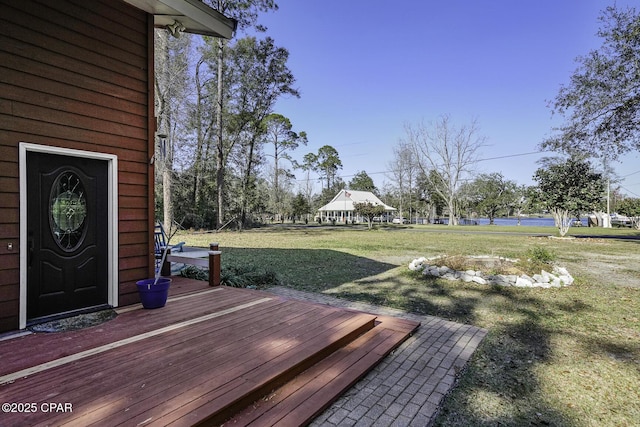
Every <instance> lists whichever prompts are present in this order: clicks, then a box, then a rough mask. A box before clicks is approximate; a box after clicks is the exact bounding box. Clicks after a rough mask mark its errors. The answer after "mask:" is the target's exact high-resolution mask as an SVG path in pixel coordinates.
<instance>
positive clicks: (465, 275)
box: [409, 256, 574, 288]
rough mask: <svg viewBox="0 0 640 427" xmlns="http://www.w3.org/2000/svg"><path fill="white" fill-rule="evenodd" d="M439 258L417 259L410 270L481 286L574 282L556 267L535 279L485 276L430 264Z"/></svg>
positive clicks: (508, 275) (496, 275)
mask: <svg viewBox="0 0 640 427" xmlns="http://www.w3.org/2000/svg"><path fill="white" fill-rule="evenodd" d="M439 258H440V257H434V258H425V257H420V258H416V259H414V260H413V261H411V262H410V263H409V269H410V270H412V271H422V274H423V275H425V276H433V277H441V278H443V279H447V280H451V281H454V280H462V281H464V282H475V283H478V284H481V285H499V286H517V287H520V288H531V287H540V288H552V287H555V288H558V287H561V286H568V285H571V284H572V283H573V281H574V279H573V277H572V276H571V274H569V272H568V271H567V269H566V268H564V267H558V266H554V267H553V272H552V273H549V272H548V271H545V270H542V271H541V272H540V274H534V275H533V277H530V276H528V275H526V274H523V275H521V276H516V275H515V274H486V275H485V274H484V273H482V272H481V271H476V270H465V271H456V270H452V269H451V268H449V267H447V266H438V265H435V264H430V263H433V262H434V261H435V260H437V259H439ZM469 258H475V259H490V260H499V261H508V262H517V260H513V259H509V258H502V257H489V256H475V257H469Z"/></svg>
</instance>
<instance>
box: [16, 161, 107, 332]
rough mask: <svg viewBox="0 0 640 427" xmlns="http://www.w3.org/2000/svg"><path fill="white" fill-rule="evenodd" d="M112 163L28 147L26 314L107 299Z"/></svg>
mask: <svg viewBox="0 0 640 427" xmlns="http://www.w3.org/2000/svg"><path fill="white" fill-rule="evenodd" d="M107 179H108V164H107V162H106V161H104V160H96V159H86V158H81V157H70V156H61V155H55V154H44V153H36V152H27V239H28V241H27V245H28V253H27V318H28V319H30V320H32V319H35V318H39V317H43V316H48V315H53V314H60V313H65V312H69V311H74V310H79V309H83V308H88V307H93V306H98V305H103V304H106V303H107V295H108V289H107V286H108V283H107V282H108V279H107V275H108V266H107V251H108V249H109V247H108V240H107V237H108V181H107Z"/></svg>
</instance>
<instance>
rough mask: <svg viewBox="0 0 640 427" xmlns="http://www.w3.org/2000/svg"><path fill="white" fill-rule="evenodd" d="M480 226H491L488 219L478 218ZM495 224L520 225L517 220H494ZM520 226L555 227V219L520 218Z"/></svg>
mask: <svg viewBox="0 0 640 427" xmlns="http://www.w3.org/2000/svg"><path fill="white" fill-rule="evenodd" d="M477 221H478V225H489V219H488V218H478V219H477ZM493 223H494V224H495V225H518V219H517V218H494V219H493ZM520 225H529V226H532V227H545V226H549V227H555V224H554V222H553V218H537V217H522V218H520Z"/></svg>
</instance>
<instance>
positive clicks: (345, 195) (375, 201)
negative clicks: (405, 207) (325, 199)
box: [318, 190, 397, 212]
mask: <svg viewBox="0 0 640 427" xmlns="http://www.w3.org/2000/svg"><path fill="white" fill-rule="evenodd" d="M363 202H366V203H371V204H372V205H375V206H384V210H385V211H395V210H397V209H396V208H393V207H391V206H389V205H386V204H384V203H383V202H382V200H380V199H379V198H378V197H377V196H376V195H375V194H373V193H372V192H371V191H357V190H340V192H339V193H338V194H337V195H336V196H335V197H334V198H333V200H331V201H330V202H329V203H327V204H326V205H324V206H323V207H321V208H320V209H318V210H319V211H323V212H327V211H353V210H355V209H354V208H353V204H354V203H363Z"/></svg>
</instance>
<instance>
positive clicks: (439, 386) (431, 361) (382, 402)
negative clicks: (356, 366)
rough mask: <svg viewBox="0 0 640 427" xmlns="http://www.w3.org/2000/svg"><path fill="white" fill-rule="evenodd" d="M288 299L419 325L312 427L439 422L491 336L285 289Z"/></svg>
mask: <svg viewBox="0 0 640 427" xmlns="http://www.w3.org/2000/svg"><path fill="white" fill-rule="evenodd" d="M269 292H272V293H275V294H277V295H281V296H284V297H287V298H292V299H300V300H306V301H312V302H317V303H321V304H328V305H331V306H335V307H347V308H351V309H354V310H361V311H364V312H367V313H373V314H380V315H386V316H395V317H401V318H405V319H411V320H417V321H419V322H421V323H422V325H421V326H420V328H419V329H418V330H417V331H416V333H415V334H414V335H413V336H412V337H411V338H409V339H408V340H407V341H405V342H404V343H403V344H402V345H401V346H400V347H399V348H398V349H396V350H395V351H394V352H393V353H392V354H391V355H389V356H388V357H387V358H386V359H385V360H383V361H382V363H380V364H379V365H378V366H377V367H375V368H374V369H373V370H372V371H371V372H369V374H368V375H367V376H366V377H364V378H363V379H362V380H360V381H359V382H358V383H357V384H355V385H354V386H353V387H352V388H351V389H350V390H348V391H347V392H346V393H345V394H344V395H343V396H342V397H340V398H339V399H338V400H337V401H336V402H334V403H333V405H331V406H330V407H329V408H328V409H327V410H326V411H324V412H323V413H322V414H321V415H320V416H319V417H318V418H316V419H315V420H314V422H313V423H312V424H311V426H313V427H320V426H340V427H342V426H358V427H361V426H362V427H364V426H376V427H378V426H380V427H386V426H402V427H404V426H420V427H425V426H428V425H429V424H430V423H432V422H433V420H434V419H435V417H436V415H437V413H438V409H439V407H440V404H441V402H442V399H443V398H444V397H445V396H446V394H447V393H448V392H449V391H450V390H451V389H452V388H453V386H454V384H455V382H456V379H457V376H456V375H457V373H458V372H460V370H462V369H463V368H464V366H465V365H466V363H467V361H468V360H469V358H470V357H471V355H472V354H473V352H474V351H475V349H476V348H477V347H478V344H480V342H481V341H482V339H483V338H484V336H485V335H486V334H487V331H486V330H485V329H481V328H477V327H475V326H471V325H463V324H460V323H455V322H450V321H447V320H444V319H441V318H438V317H433V316H418V315H414V314H410V313H406V312H403V311H400V310H395V309H391V308H385V307H378V306H374V305H370V304H364V303H358V302H351V301H346V300H341V299H338V298H334V297H331V296H328V295H323V294H316V293H309V292H301V291H296V290H292V289H287V288H283V287H274V288H270V289H269Z"/></svg>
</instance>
